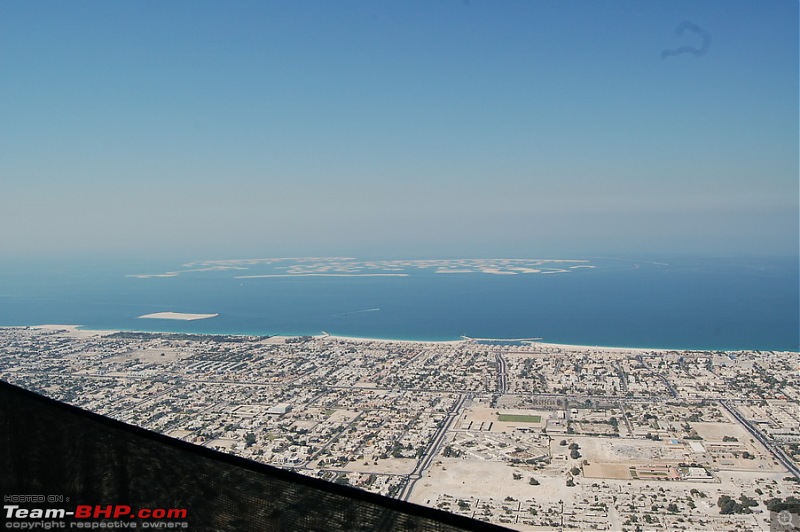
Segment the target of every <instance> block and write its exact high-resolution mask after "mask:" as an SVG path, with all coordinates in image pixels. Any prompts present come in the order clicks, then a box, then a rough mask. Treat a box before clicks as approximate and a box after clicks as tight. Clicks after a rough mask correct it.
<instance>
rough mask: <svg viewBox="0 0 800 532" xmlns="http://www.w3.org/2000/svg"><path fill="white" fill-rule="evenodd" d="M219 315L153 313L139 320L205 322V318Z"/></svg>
mask: <svg viewBox="0 0 800 532" xmlns="http://www.w3.org/2000/svg"><path fill="white" fill-rule="evenodd" d="M217 316H219V314H187V313H184V312H155V313H153V314H145V315H144V316H139V318H146V319H155V320H182V321H192V320H205V319H207V318H215V317H217Z"/></svg>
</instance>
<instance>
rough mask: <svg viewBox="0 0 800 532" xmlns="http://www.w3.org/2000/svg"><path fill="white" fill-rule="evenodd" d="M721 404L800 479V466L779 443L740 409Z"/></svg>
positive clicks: (721, 402) (724, 403)
mask: <svg viewBox="0 0 800 532" xmlns="http://www.w3.org/2000/svg"><path fill="white" fill-rule="evenodd" d="M719 404H721V405H722V406H723V407H725V410H727V411H728V412H729V413H730V414H731V415H732V416H733V417H734V418H736V421H738V422H739V423H741V424H742V425H743V426H744V428H746V429H747V431H748V432H749V433H750V434H752V435H753V436H754V437H755V438H756V439H757V440H758V441H759V442H761V444H762V445H763V446H764V447H766V448H767V450H768V451H769V452H771V453H772V456H774V457H775V459H777V460H778V461H779V462H780V463H781V464H783V466H784V467H785V468H786V469H788V470H789V472H790V473H791V474H792V475H794V476H795V478H798V479H800V468H798V467H797V464H795V463H794V462H793V461H792V460H791V459H790V458H789V457H788V456H786V454H784V452H783V451H782V450H781V449H780V448H779V447H778V446H777V445H775V444H774V443H773V442H772V441H770V440H769V439H767V437H766V436H764V434H762V433H761V431H760V430H758V429H757V428H756V427H754V426H753V425H752V423H750V422H749V421H748V420H746V419H745V418H744V416H743V415H742V414H740V413H739V410H737V409H736V407H735V406H733V405H731V404H730V403H728V402H727V401H720V402H719Z"/></svg>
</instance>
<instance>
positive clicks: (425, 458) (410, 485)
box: [398, 394, 468, 501]
mask: <svg viewBox="0 0 800 532" xmlns="http://www.w3.org/2000/svg"><path fill="white" fill-rule="evenodd" d="M467 398H468V396H467V395H464V394H461V395H459V396H458V399H457V400H456V402H455V403H454V404H453V407H452V408H451V409H450V411H449V412H448V413H447V418H446V419H444V420H442V422H441V423H440V424H439V428H437V429H436V433H435V434H434V435H433V437H432V438H431V442H430V443H429V444H428V446H427V447H426V448H425V452H424V453H423V454H422V456H421V457H420V459H419V460H418V461H417V466H416V467H415V468H414V471H412V472H411V473H410V474H409V475H408V480H407V481H406V484H405V486H403V489H402V490H401V491H400V494H399V495H398V499H400V500H403V501H407V500H408V498H409V496H411V491H412V490H413V489H414V484H416V483H417V481H418V480H419V479H421V478H422V474H423V473H424V472H425V470H426V469H428V468H429V467H430V465H431V462H432V461H433V458H434V456H436V453H437V452H438V451H439V447H441V445H442V441H444V437H445V435H446V434H447V431H448V430H450V427H451V426H452V425H453V423H455V420H456V419H458V416H460V415H461V409H462V408H463V406H464V402H465V401H466V400H467Z"/></svg>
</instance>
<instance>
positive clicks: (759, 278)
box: [0, 256, 800, 351]
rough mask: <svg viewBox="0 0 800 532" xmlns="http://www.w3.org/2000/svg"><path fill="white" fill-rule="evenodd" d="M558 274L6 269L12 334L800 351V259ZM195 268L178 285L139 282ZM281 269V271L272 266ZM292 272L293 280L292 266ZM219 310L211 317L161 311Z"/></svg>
mask: <svg viewBox="0 0 800 532" xmlns="http://www.w3.org/2000/svg"><path fill="white" fill-rule="evenodd" d="M587 260H588V261H589V264H591V265H593V266H595V267H594V268H580V269H573V270H570V271H569V272H568V273H557V274H552V275H543V274H518V275H491V274H487V273H459V274H448V275H441V274H436V273H434V272H433V271H432V270H430V269H427V270H425V269H416V268H412V269H405V270H403V271H404V272H407V273H408V275H407V276H404V277H401V276H385V277H368V276H363V277H346V276H345V277H258V278H240V277H241V275H243V274H248V273H252V272H251V269H252V268H251V269H248V270H245V271H239V270H211V271H188V270H190V268H184V267H182V266H181V265H180V264H179V263H167V264H156V263H138V264H132V263H79V262H75V263H68V264H62V263H52V262H39V263H35V264H22V263H14V262H11V261H5V262H0V326H16V325H37V324H45V323H60V324H79V325H82V326H83V327H84V328H87V329H115V330H147V331H175V332H191V333H222V334H264V335H269V334H291V335H301V334H310V335H314V334H320V333H321V331H326V332H328V333H331V334H335V335H346V336H360V337H371V338H393V339H418V340H451V339H457V338H459V337H460V336H461V335H466V336H470V337H473V338H530V337H540V338H542V339H543V341H546V342H552V343H567V344H580V345H607V346H621V347H651V348H672V349H714V350H734V349H754V350H791V351H798V350H799V344H800V339H799V336H800V333H799V332H798V331H799V330H800V301H799V299H800V295H799V294H800V283H799V281H800V274H799V270H798V259H797V257H793V258H742V257H738V258H711V257H686V256H681V257H655V258H653V257H648V258H647V259H646V260H642V259H635V260H632V259H629V258H625V259H617V258H591V257H589V258H587ZM178 270H187V271H184V272H183V273H181V274H180V275H177V276H172V277H147V278H140V277H130V276H129V275H131V274H141V273H143V272H146V273H159V272H167V271H178ZM270 271H277V270H270ZM281 271H285V270H281ZM165 311H173V312H187V313H217V314H219V315H218V316H217V317H214V318H210V319H205V320H197V321H174V320H151V319H139V318H138V317H139V316H141V315H144V314H149V313H154V312H165Z"/></svg>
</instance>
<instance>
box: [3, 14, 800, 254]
mask: <svg viewBox="0 0 800 532" xmlns="http://www.w3.org/2000/svg"><path fill="white" fill-rule="evenodd" d="M798 114H799V113H798V2H797V1H796V0H774V1H770V2H763V1H760V0H753V1H742V0H719V1H715V0H708V1H703V2H696V1H694V0H690V1H678V0H674V1H673V0H669V1H666V0H661V1H658V0H654V1H652V2H641V1H638V0H636V1H634V0H631V1H623V0H596V1H589V0H586V1H570V0H552V1H548V0H537V1H511V0H508V1H499V0H497V1H485V0H464V1H448V0H441V1H436V2H430V1H427V0H425V1H422V0H420V1H403V2H374V1H371V0H369V1H337V2H329V1H305V0H292V1H253V2H248V1H238V2H221V1H214V2H212V1H195V0H192V1H180V0H174V1H170V2H163V1H147V0H142V1H137V2H106V1H99V0H98V1H90V0H78V1H74V2H63V1H37V2H29V1H21V0H5V1H3V2H2V3H0V124H2V125H1V126H0V258H3V256H5V257H22V256H53V257H59V256H74V255H85V256H121V257H125V256H139V257H147V256H175V257H181V258H185V259H187V260H192V259H201V258H238V257H268V256H286V255H349V256H357V257H395V256H398V257H399V256H407V257H425V256H464V257H476V256H536V257H545V256H550V257H556V256H564V255H573V256H575V255H590V254H641V253H704V254H770V255H772V254H774V255H797V254H798V238H799V237H798V211H799V206H798V202H799V201H800V199H799V198H800V192H799V190H798V142H799V140H798Z"/></svg>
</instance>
